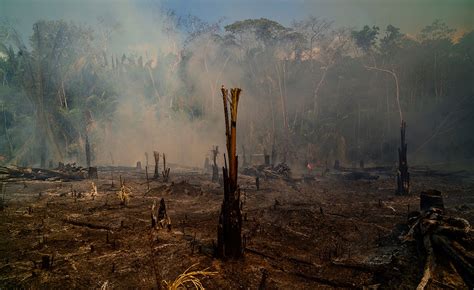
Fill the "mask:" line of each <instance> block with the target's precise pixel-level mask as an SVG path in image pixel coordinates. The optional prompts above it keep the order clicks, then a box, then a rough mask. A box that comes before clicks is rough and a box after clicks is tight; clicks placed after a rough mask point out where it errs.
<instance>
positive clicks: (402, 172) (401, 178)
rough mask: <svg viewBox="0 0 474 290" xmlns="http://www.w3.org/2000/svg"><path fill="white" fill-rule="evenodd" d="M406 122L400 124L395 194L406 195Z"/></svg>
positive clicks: (408, 180) (407, 191) (408, 182)
mask: <svg viewBox="0 0 474 290" xmlns="http://www.w3.org/2000/svg"><path fill="white" fill-rule="evenodd" d="M405 132H406V122H405V121H402V124H401V126H400V148H398V172H397V194H399V195H406V194H408V193H409V192H410V173H409V172H408V163H407V144H406V143H405Z"/></svg>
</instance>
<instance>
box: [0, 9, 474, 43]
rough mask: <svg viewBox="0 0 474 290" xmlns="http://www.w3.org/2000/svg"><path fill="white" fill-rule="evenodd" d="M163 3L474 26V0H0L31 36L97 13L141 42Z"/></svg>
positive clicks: (210, 17)
mask: <svg viewBox="0 0 474 290" xmlns="http://www.w3.org/2000/svg"><path fill="white" fill-rule="evenodd" d="M159 7H164V8H166V9H172V10H174V11H176V13H177V14H180V15H187V14H192V15H195V16H198V17H200V18H202V19H204V20H206V21H209V22H214V21H217V20H218V19H220V18H222V17H224V23H231V22H233V21H236V20H242V19H248V18H260V17H265V18H270V19H272V20H276V21H278V22H280V23H282V24H283V25H290V24H291V22H292V20H294V19H302V18H304V17H306V16H309V15H314V16H319V17H323V18H327V19H329V20H333V21H334V23H335V25H336V26H350V27H353V28H360V27H362V26H363V25H365V24H368V25H371V26H372V25H377V26H380V27H382V28H383V27H385V26H387V25H388V24H392V25H395V26H397V27H400V28H401V30H402V32H405V33H409V34H412V35H414V34H416V33H417V32H418V31H419V30H420V29H421V28H423V27H424V26H426V25H428V24H430V23H431V22H433V20H434V19H441V20H443V21H445V22H446V23H447V24H448V25H449V26H451V27H454V28H458V29H460V30H461V31H468V30H472V29H474V17H473V16H474V0H0V19H7V20H8V21H9V22H11V23H14V25H15V27H16V28H17V30H18V31H19V32H20V33H21V34H22V35H25V36H28V35H30V34H31V32H32V25H33V23H34V22H36V21H37V20H40V19H46V20H50V19H65V20H72V21H75V22H79V23H85V24H95V23H97V18H98V17H101V16H102V17H112V18H116V19H117V20H118V21H119V22H121V23H122V24H123V25H122V26H123V27H127V29H129V31H127V36H128V37H131V36H132V39H127V41H130V40H132V42H133V41H135V42H137V43H138V42H140V38H141V37H143V36H145V37H146V35H147V33H145V32H146V31H150V29H153V27H156V24H155V22H154V20H156V17H157V15H159V13H158V10H159ZM144 31H145V32H144ZM149 34H151V35H154V33H149ZM134 35H135V36H136V37H135V38H136V39H133V36H134Z"/></svg>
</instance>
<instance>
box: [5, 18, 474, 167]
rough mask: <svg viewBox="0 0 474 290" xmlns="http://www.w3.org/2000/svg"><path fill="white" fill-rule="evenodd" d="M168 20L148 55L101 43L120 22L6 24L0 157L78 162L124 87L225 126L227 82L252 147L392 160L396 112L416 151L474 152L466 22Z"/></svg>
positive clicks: (416, 155)
mask: <svg viewBox="0 0 474 290" xmlns="http://www.w3.org/2000/svg"><path fill="white" fill-rule="evenodd" d="M166 17H167V22H166V23H167V25H165V26H164V27H158V28H156V29H162V30H163V33H166V34H168V38H169V40H170V42H173V43H172V44H173V45H172V47H174V49H172V50H168V52H167V53H162V54H160V55H158V56H157V58H152V57H149V56H148V55H146V54H144V55H142V54H139V53H137V52H126V53H125V54H117V53H112V52H111V49H110V47H109V42H110V39H111V38H113V37H116V38H119V37H121V36H120V34H119V33H114V30H115V26H110V25H109V26H107V25H101V26H97V27H96V28H95V29H94V30H93V29H91V28H89V27H85V26H80V25H77V24H74V23H67V22H65V21H40V22H37V23H36V24H35V25H34V27H33V34H32V35H31V37H30V39H29V44H28V45H26V44H24V43H23V42H22V41H21V37H20V36H19V35H17V34H16V32H15V30H14V27H11V26H8V25H3V26H2V28H1V31H0V44H1V45H0V51H1V57H0V78H1V80H2V84H1V86H0V103H1V106H2V108H1V109H2V111H1V114H2V118H0V125H1V129H0V132H1V135H2V136H4V138H3V137H2V138H1V139H0V155H1V156H2V157H1V158H2V161H0V162H3V163H7V162H13V163H17V164H20V165H22V164H25V165H26V164H40V165H43V166H45V165H46V163H47V161H48V160H55V161H57V160H77V161H79V162H82V161H83V160H82V158H83V157H82V156H83V148H84V142H85V138H86V136H88V137H89V138H91V139H92V140H93V144H98V143H100V142H101V140H103V139H104V138H105V137H104V136H106V135H107V134H109V133H110V132H111V131H114V130H120V128H117V127H116V126H117V123H116V121H115V114H116V111H117V107H118V106H119V105H120V103H121V102H123V100H124V97H127V98H130V97H133V95H140V96H142V97H143V98H142V99H143V100H145V102H146V106H147V107H149V108H151V109H152V110H153V114H154V115H155V116H156V118H157V120H159V119H160V118H167V119H170V118H171V119H172V118H181V119H182V118H183V117H184V118H186V120H188V121H189V122H194V121H197V120H200V121H202V120H206V121H207V122H208V127H206V130H216V131H222V128H221V127H220V126H218V125H215V124H220V123H216V122H215V121H217V120H219V119H220V118H221V115H222V112H221V103H222V99H221V98H220V96H219V88H220V86H221V84H224V83H225V84H226V86H234V85H235V86H239V87H242V88H243V97H242V104H241V110H242V114H241V113H239V116H240V118H241V120H239V124H240V128H239V132H238V133H239V134H240V135H241V136H239V138H238V140H240V142H241V144H240V145H239V148H244V147H245V148H246V149H247V150H246V151H247V152H246V153H247V154H249V153H262V152H263V151H266V152H271V151H274V155H275V156H276V157H277V158H278V159H279V160H285V161H288V162H295V163H298V164H304V163H305V162H320V163H324V162H328V163H332V162H333V161H334V160H336V159H338V160H341V161H342V162H348V163H349V162H358V161H359V160H365V163H369V162H373V163H376V164H390V163H392V162H394V161H395V160H396V156H397V155H396V148H397V146H398V142H399V141H398V140H399V131H398V128H399V125H400V121H401V119H404V120H406V121H407V124H408V130H407V134H408V136H407V140H408V145H409V158H411V160H413V161H415V162H418V163H425V162H450V161H453V162H457V161H459V160H469V159H471V158H473V157H474V137H473V135H472V133H471V132H472V131H473V129H474V117H473V113H474V82H473V80H474V32H473V31H469V32H466V33H464V34H463V35H461V36H459V37H458V38H455V35H460V34H459V33H458V34H455V30H454V29H451V28H449V27H448V26H447V25H446V24H444V23H443V22H441V21H439V20H436V21H434V22H433V23H432V24H430V25H428V26H426V27H425V28H424V29H422V30H421V31H420V32H419V33H418V34H417V35H408V34H404V33H403V32H402V31H400V30H399V29H398V28H396V27H394V26H392V25H389V26H387V27H386V28H379V27H375V26H374V27H370V26H365V27H363V28H362V29H360V30H352V29H347V28H337V27H336V26H335V25H334V24H333V23H332V22H329V21H327V20H324V19H321V18H315V17H308V18H307V19H304V20H300V21H295V22H294V23H293V24H292V25H291V26H290V27H285V26H283V25H281V24H280V23H278V22H275V21H272V20H268V19H263V18H262V19H247V20H243V21H237V22H234V23H232V24H230V25H226V26H223V25H222V24H221V23H220V22H218V23H206V22H204V21H202V20H200V19H198V18H195V17H191V16H189V17H185V18H182V17H178V16H176V15H175V14H168V15H166ZM167 46H170V43H167ZM210 145H211V144H210ZM242 145H243V146H242ZM209 147H210V146H209Z"/></svg>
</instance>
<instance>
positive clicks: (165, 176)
mask: <svg viewBox="0 0 474 290" xmlns="http://www.w3.org/2000/svg"><path fill="white" fill-rule="evenodd" d="M161 174H162V175H163V182H168V179H169V177H170V168H167V167H166V155H165V153H163V172H161Z"/></svg>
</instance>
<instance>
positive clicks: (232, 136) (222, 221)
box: [216, 86, 243, 258]
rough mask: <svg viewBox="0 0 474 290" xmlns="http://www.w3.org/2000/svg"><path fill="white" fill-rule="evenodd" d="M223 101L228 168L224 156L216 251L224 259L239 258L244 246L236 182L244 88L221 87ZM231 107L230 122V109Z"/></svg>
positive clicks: (238, 191) (238, 189) (238, 192)
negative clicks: (240, 111) (238, 111)
mask: <svg viewBox="0 0 474 290" xmlns="http://www.w3.org/2000/svg"><path fill="white" fill-rule="evenodd" d="M221 92H222V99H223V101H224V117H225V135H226V147H227V157H228V163H229V167H227V160H226V158H225V157H224V164H225V166H224V167H223V168H222V175H223V180H224V201H223V202H222V206H221V212H220V215H219V225H218V229H217V249H216V254H217V256H218V257H221V258H239V257H241V256H242V254H243V249H242V234H241V232H242V213H241V208H240V206H241V205H240V188H239V186H238V185H237V170H238V156H237V155H236V153H237V148H236V141H237V106H238V103H239V96H240V92H241V89H240V88H233V89H231V90H230V99H229V91H228V90H227V89H226V88H224V86H222V89H221ZM228 106H230V122H229V111H228Z"/></svg>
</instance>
